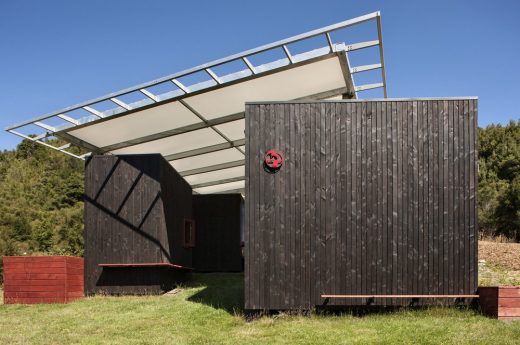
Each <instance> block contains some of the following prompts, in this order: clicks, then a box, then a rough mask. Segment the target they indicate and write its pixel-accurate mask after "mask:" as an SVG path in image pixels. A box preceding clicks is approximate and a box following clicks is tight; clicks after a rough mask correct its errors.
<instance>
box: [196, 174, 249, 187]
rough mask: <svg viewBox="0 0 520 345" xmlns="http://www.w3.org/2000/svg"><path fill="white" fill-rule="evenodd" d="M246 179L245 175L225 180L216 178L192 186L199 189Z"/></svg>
mask: <svg viewBox="0 0 520 345" xmlns="http://www.w3.org/2000/svg"><path fill="white" fill-rule="evenodd" d="M245 179H246V178H245V176H238V177H232V178H226V179H223V180H216V181H210V182H204V183H199V184H194V185H191V188H192V189H197V188H203V187H210V186H217V185H219V184H225V183H231V182H237V181H244V180H245Z"/></svg>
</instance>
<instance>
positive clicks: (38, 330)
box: [0, 274, 520, 345]
mask: <svg viewBox="0 0 520 345" xmlns="http://www.w3.org/2000/svg"><path fill="white" fill-rule="evenodd" d="M194 278H195V279H194V281H193V282H192V283H191V284H190V285H189V286H185V287H182V288H181V289H180V292H179V293H177V294H175V295H172V296H168V295H165V296H154V297H106V296H97V297H92V298H86V299H83V300H80V301H77V302H74V303H70V304H65V305H34V306H23V305H0V343H1V344H458V345H461V344H520V322H502V321H498V320H493V319H490V318H486V317H484V316H481V315H479V314H478V313H476V312H474V311H472V310H459V309H455V308H433V309H428V310H404V311H398V312H393V313H386V314H369V315H366V316H363V317H359V316H353V315H318V314H311V315H308V316H304V315H284V314H279V315H274V316H262V317H256V318H253V319H246V318H245V317H244V315H243V311H242V309H241V308H242V303H243V296H242V295H243V283H242V282H243V275H241V274H206V275H195V277H194Z"/></svg>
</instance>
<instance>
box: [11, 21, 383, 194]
mask: <svg viewBox="0 0 520 345" xmlns="http://www.w3.org/2000/svg"><path fill="white" fill-rule="evenodd" d="M361 24H363V25H372V26H373V27H372V29H371V31H370V32H368V31H367V34H366V35H363V36H359V37H360V38H359V40H353V39H352V37H355V35H354V36H352V35H350V36H348V35H343V33H344V32H345V31H348V30H350V29H351V28H352V27H359V26H360V25H361ZM340 33H341V35H340ZM341 37H343V39H342V38H341ZM345 38H347V39H345ZM364 50H367V51H368V52H370V56H368V55H366V54H356V55H355V59H353V60H355V61H356V65H355V66H352V65H351V64H350V61H351V60H350V59H349V56H350V55H349V54H351V53H352V52H360V51H364ZM365 56H366V58H365ZM365 60H366V61H365ZM363 73H364V74H363ZM357 80H359V81H362V82H363V84H362V85H355V81H357ZM366 90H370V92H373V91H374V90H383V92H384V96H385V97H386V79H385V66H384V56H383V42H382V33H381V18H380V13H379V12H374V13H370V14H367V15H364V16H360V17H357V18H353V19H349V20H346V21H343V22H340V23H337V24H333V25H329V26H327V27H323V28H320V29H316V30H313V31H310V32H307V33H303V34H301V35H297V36H293V37H290V38H287V39H284V40H280V41H277V42H274V43H270V44H266V45H263V46H260V47H257V48H254V49H251V50H247V51H244V52H242V53H239V54H235V55H232V56H229V57H226V58H223V59H219V60H215V61H212V62H209V63H206V64H203V65H200V66H197V67H194V68H190V69H187V70H184V71H181V72H178V73H175V74H171V75H168V76H165V77H163V78H159V79H156V80H153V81H151V82H148V83H144V84H141V85H137V86H134V87H131V88H128V89H125V90H121V91H118V92H114V93H111V94H109V95H105V96H102V97H99V98H96V99H93V100H89V101H86V102H83V103H80V104H76V105H74V106H71V107H68V108H65V109H62V110H60V111H56V112H53V113H49V114H45V115H43V116H40V117H37V118H35V119H32V120H29V121H26V122H23V123H20V124H16V125H12V126H10V127H8V128H6V130H7V131H8V132H10V133H12V134H15V135H18V136H20V137H22V138H25V139H28V140H32V141H34V142H37V143H39V144H42V145H44V146H47V147H50V148H53V149H55V150H58V151H61V152H63V153H65V154H68V155H71V156H74V157H76V158H80V159H84V158H85V157H86V156H88V155H94V154H143V153H160V154H162V155H163V156H164V157H165V159H166V160H168V161H169V162H170V164H171V165H172V166H173V167H174V168H175V169H176V170H177V171H178V172H179V173H180V174H181V176H183V177H184V179H185V180H186V181H187V182H188V183H189V184H190V185H191V186H192V187H193V191H194V193H222V192H228V191H235V192H236V191H239V192H241V193H243V189H244V179H245V176H244V175H245V166H244V164H245V160H246V157H245V144H246V137H245V132H244V130H245V114H244V111H245V103H246V102H273V101H292V100H301V99H305V100H322V99H342V98H357V97H358V94H359V93H361V92H365V91H366ZM32 134H35V136H32ZM251 135H254V133H252V134H251ZM51 137H58V138H61V139H63V140H64V141H66V142H68V143H70V145H74V146H79V147H80V148H81V149H82V150H81V152H85V153H82V154H73V153H71V152H70V151H68V149H69V147H70V145H64V146H60V147H55V146H52V145H50V144H49V143H48V142H46V140H45V139H46V138H51Z"/></svg>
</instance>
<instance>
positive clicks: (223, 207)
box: [193, 194, 243, 272]
mask: <svg viewBox="0 0 520 345" xmlns="http://www.w3.org/2000/svg"><path fill="white" fill-rule="evenodd" d="M242 205H243V199H242V195H240V194H208V195H194V196H193V214H194V219H195V227H196V244H195V247H194V248H193V267H194V268H195V270H197V271H201V272H241V271H242V270H243V257H242V248H241V238H240V230H241V225H242V224H241V221H242V218H241V207H242Z"/></svg>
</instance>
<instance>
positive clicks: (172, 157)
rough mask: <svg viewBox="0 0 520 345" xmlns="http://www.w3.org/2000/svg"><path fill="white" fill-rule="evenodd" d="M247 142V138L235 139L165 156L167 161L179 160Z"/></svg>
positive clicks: (242, 144)
mask: <svg viewBox="0 0 520 345" xmlns="http://www.w3.org/2000/svg"><path fill="white" fill-rule="evenodd" d="M245 143H246V139H239V140H233V141H232V142H231V143H221V144H216V145H210V146H205V147H201V148H198V149H193V150H188V151H183V152H177V153H172V154H169V155H165V156H164V158H165V159H166V160H167V161H174V160H177V159H182V158H188V157H194V156H200V155H203V154H205V153H211V152H216V151H222V150H226V149H231V148H234V147H239V146H244V145H245Z"/></svg>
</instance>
